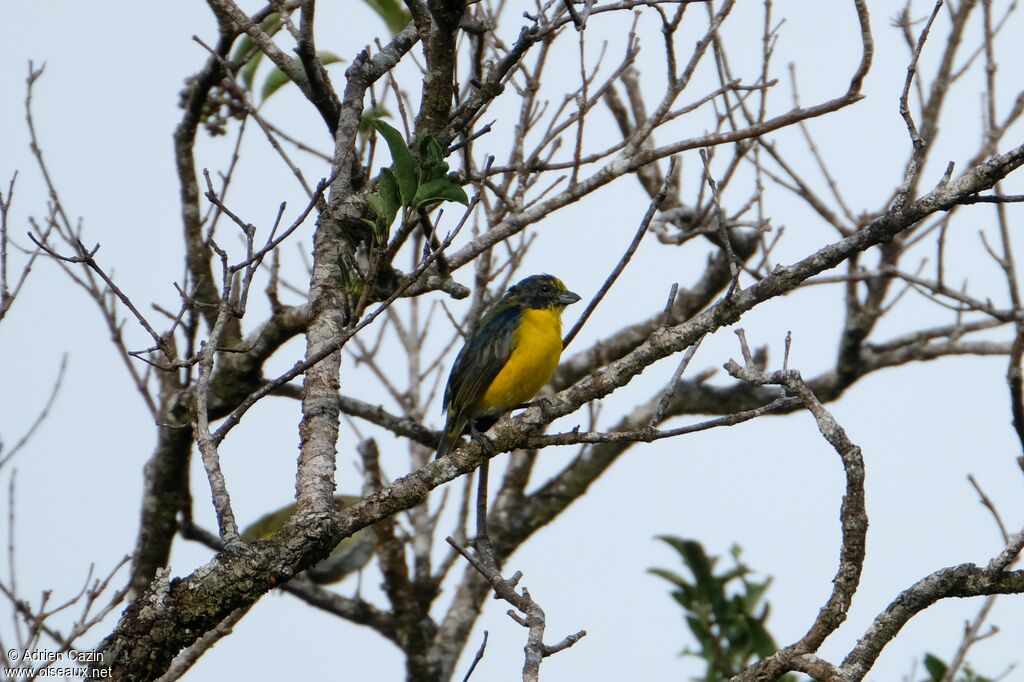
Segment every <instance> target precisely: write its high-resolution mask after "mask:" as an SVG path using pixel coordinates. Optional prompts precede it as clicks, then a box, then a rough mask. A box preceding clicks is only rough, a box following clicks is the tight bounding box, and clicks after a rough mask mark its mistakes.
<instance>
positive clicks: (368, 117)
mask: <svg viewBox="0 0 1024 682" xmlns="http://www.w3.org/2000/svg"><path fill="white" fill-rule="evenodd" d="M379 118H391V112H390V111H388V110H387V109H385V108H384V107H382V106H376V107H372V108H370V109H367V110H366V111H364V112H363V115H362V117H360V119H359V132H361V133H363V134H364V135H365V134H366V133H369V132H370V131H371V130H373V129H374V126H375V121H376V120H377V119H379Z"/></svg>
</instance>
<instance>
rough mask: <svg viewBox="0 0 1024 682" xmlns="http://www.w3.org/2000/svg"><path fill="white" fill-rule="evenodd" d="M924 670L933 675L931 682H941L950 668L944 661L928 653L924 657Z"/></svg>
mask: <svg viewBox="0 0 1024 682" xmlns="http://www.w3.org/2000/svg"><path fill="white" fill-rule="evenodd" d="M924 668H925V670H927V671H928V674H929V675H931V680H930V681H929V682H932V681H934V682H940V680H941V679H942V678H943V677H944V676H945V674H946V670H947V669H948V668H949V666H947V665H946V664H945V663H943V662H942V659H940V658H939V657H938V656H935V655H934V654H928V653H926V654H925V655H924Z"/></svg>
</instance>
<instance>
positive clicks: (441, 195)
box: [412, 178, 469, 209]
mask: <svg viewBox="0 0 1024 682" xmlns="http://www.w3.org/2000/svg"><path fill="white" fill-rule="evenodd" d="M438 201H454V202H457V203H460V204H462V205H463V206H469V197H468V196H466V190H464V189H462V188H461V187H459V186H458V185H457V184H456V183H454V182H452V181H451V180H449V179H448V178H437V179H436V180H430V181H429V182H426V183H424V184H422V185H420V186H419V188H418V189H417V190H416V196H415V198H414V199H413V202H412V203H413V205H414V206H415V207H416V208H417V209H419V208H421V207H423V206H425V205H427V204H433V203H436V202H438Z"/></svg>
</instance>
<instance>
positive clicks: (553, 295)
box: [505, 275, 580, 309]
mask: <svg viewBox="0 0 1024 682" xmlns="http://www.w3.org/2000/svg"><path fill="white" fill-rule="evenodd" d="M505 298H506V300H510V301H514V302H516V303H520V304H522V305H524V306H526V307H527V308H538V309H543V308H564V307H565V306H567V305H570V304H573V303H575V302H576V301H578V300H580V297H579V294H575V293H573V292H571V291H569V290H568V289H567V288H566V286H565V284H563V283H562V280H560V279H558V278H557V277H552V276H551V275H531V276H529V277H527V278H526V279H523V280H520V281H519V282H518V283H516V285H515V286H513V287H511V288H509V290H508V293H506V294H505Z"/></svg>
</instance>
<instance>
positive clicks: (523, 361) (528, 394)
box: [480, 308, 562, 413]
mask: <svg viewBox="0 0 1024 682" xmlns="http://www.w3.org/2000/svg"><path fill="white" fill-rule="evenodd" d="M561 312H562V311H561V308H548V309H544V310H536V309H532V308H528V309H527V310H525V311H523V318H522V320H521V321H520V323H519V327H518V328H517V329H516V331H515V335H514V337H513V338H514V342H515V344H514V345H515V348H514V350H513V351H512V355H511V356H509V359H508V362H506V363H505V366H504V367H502V369H501V371H500V372H498V376H496V377H494V381H492V382H491V385H490V386H489V387H488V388H487V391H486V392H485V393H484V397H483V399H482V400H481V401H480V407H481V408H482V409H483V410H484V411H487V412H494V413H498V412H505V411H507V410H511V409H512V408H514V407H515V406H517V405H521V404H523V403H525V402H528V401H529V400H530V399H532V398H533V397H534V396H535V395H537V392H538V391H539V390H540V389H541V388H542V387H543V386H544V384H546V383H548V380H550V379H551V375H552V374H554V373H555V369H556V368H557V367H558V359H559V358H560V357H561V356H562V315H561Z"/></svg>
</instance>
